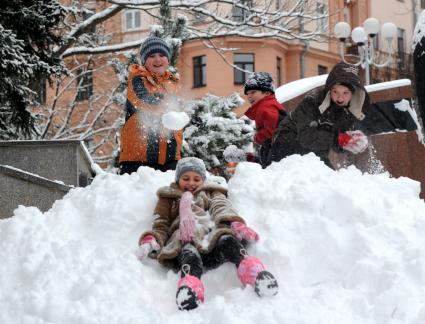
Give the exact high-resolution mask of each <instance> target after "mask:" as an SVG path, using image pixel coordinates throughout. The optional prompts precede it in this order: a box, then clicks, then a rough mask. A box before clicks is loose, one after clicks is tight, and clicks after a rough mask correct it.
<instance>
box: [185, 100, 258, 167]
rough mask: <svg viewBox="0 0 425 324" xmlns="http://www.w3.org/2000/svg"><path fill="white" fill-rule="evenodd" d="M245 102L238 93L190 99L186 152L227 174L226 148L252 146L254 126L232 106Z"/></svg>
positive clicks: (187, 154) (243, 148)
mask: <svg viewBox="0 0 425 324" xmlns="http://www.w3.org/2000/svg"><path fill="white" fill-rule="evenodd" d="M242 103H243V100H242V98H241V97H240V96H239V94H238V93H234V94H232V95H231V96H229V97H217V96H214V95H211V94H207V95H206V96H205V97H204V98H202V99H200V100H195V101H192V102H190V104H188V106H187V108H186V112H187V113H188V115H189V116H190V123H189V126H187V127H186V129H185V132H184V142H183V155H184V156H196V157H198V158H200V159H202V160H204V162H205V164H206V166H207V169H209V170H212V169H214V170H217V171H218V172H219V173H220V174H221V175H226V174H225V166H226V164H227V162H226V160H225V157H224V151H225V150H226V148H227V147H228V146H230V145H234V146H236V147H238V148H239V149H242V150H246V151H247V150H249V149H250V148H251V146H252V140H253V134H254V125H253V123H252V122H251V121H250V120H249V119H248V118H246V117H242V118H237V117H236V115H235V114H234V113H233V112H232V109H234V108H236V107H238V106H240V105H241V104H242Z"/></svg>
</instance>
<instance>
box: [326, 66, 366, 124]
mask: <svg viewBox="0 0 425 324" xmlns="http://www.w3.org/2000/svg"><path fill="white" fill-rule="evenodd" d="M336 84H343V85H344V84H347V85H349V86H350V85H351V87H352V88H353V89H354V92H353V96H352V98H351V101H350V105H349V107H348V110H349V111H350V112H351V113H352V114H353V116H354V117H356V119H357V120H363V119H364V118H365V112H364V107H367V106H368V105H369V96H368V94H367V92H366V89H365V87H364V86H363V84H362V83H361V81H360V78H359V70H358V68H357V67H356V66H353V65H350V64H347V63H344V62H340V63H338V64H337V65H335V66H334V67H333V69H332V70H331V72H330V73H329V76H328V78H327V79H326V84H325V89H324V91H325V93H326V95H325V98H324V100H323V101H322V103H321V104H320V106H319V111H320V113H321V114H323V113H324V112H325V111H326V110H327V109H328V108H329V106H330V105H331V95H330V90H331V89H332V87H333V86H334V85H336ZM351 87H350V88H351Z"/></svg>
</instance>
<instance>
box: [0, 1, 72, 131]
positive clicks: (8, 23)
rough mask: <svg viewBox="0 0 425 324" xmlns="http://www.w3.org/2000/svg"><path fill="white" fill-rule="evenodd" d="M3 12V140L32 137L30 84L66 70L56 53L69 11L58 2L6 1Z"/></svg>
mask: <svg viewBox="0 0 425 324" xmlns="http://www.w3.org/2000/svg"><path fill="white" fill-rule="evenodd" d="M0 11H1V15H0V62H1V64H0V139H11V138H21V137H23V136H25V137H29V136H30V135H31V133H32V132H34V128H33V117H32V116H31V114H30V113H29V112H28V111H27V110H26V108H27V106H28V104H29V103H31V97H30V95H31V94H34V93H33V92H32V91H31V90H30V83H31V82H32V81H38V80H39V81H42V80H45V79H48V78H49V76H51V75H52V74H57V73H60V72H61V71H63V70H64V67H63V65H62V62H61V60H60V59H59V58H58V57H56V56H55V55H52V49H53V47H54V46H55V45H58V44H59V43H60V42H61V36H60V33H58V31H57V27H58V26H59V24H60V23H61V21H62V19H63V17H64V14H65V10H64V9H63V8H62V7H61V5H60V4H59V2H58V1H57V0H45V1H38V0H29V1H22V0H16V1H2V2H1V4H0Z"/></svg>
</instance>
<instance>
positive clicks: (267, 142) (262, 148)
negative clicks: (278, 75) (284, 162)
mask: <svg viewBox="0 0 425 324" xmlns="http://www.w3.org/2000/svg"><path fill="white" fill-rule="evenodd" d="M244 93H245V95H246V96H247V99H248V101H249V103H250V104H251V107H249V109H248V110H247V111H246V112H245V115H246V116H247V117H248V118H249V119H251V120H254V121H255V126H256V129H257V131H256V133H255V136H254V143H255V144H256V148H257V149H256V151H257V152H256V153H257V155H258V157H259V160H260V163H261V165H262V166H263V167H265V166H266V163H267V158H268V155H269V151H270V146H271V139H272V136H273V134H274V132H275V130H276V127H277V125H278V123H279V121H280V120H281V119H282V118H283V117H284V116H286V112H285V109H284V108H283V106H282V105H281V104H280V103H279V102H278V101H277V100H276V97H275V95H274V87H273V79H272V77H271V76H270V74H269V73H267V72H254V73H253V74H252V75H251V76H250V77H249V79H248V80H247V81H246V83H245V87H244Z"/></svg>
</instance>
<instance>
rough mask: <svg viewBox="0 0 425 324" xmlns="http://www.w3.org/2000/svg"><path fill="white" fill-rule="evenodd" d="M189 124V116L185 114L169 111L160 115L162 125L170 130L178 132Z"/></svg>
mask: <svg viewBox="0 0 425 324" xmlns="http://www.w3.org/2000/svg"><path fill="white" fill-rule="evenodd" d="M187 123H189V116H188V115H187V114H186V113H185V112H177V111H170V112H168V113H166V114H164V115H162V124H163V125H164V127H165V128H168V129H171V130H180V129H183V127H184V126H186V125H187Z"/></svg>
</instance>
